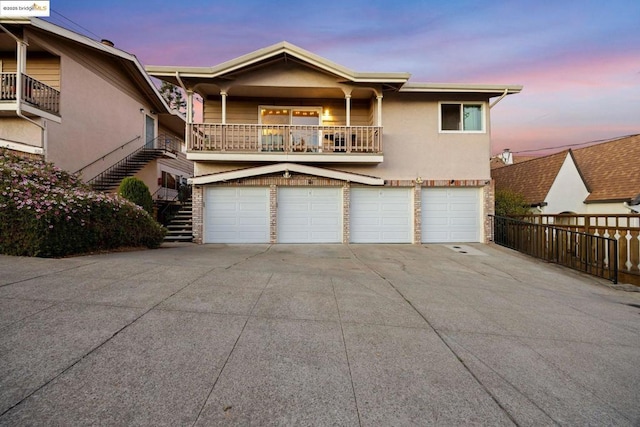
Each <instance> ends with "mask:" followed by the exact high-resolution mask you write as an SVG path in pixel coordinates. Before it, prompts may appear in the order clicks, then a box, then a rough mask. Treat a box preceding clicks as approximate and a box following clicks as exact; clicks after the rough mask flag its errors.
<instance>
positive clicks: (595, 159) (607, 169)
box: [573, 134, 640, 204]
mask: <svg viewBox="0 0 640 427" xmlns="http://www.w3.org/2000/svg"><path fill="white" fill-rule="evenodd" d="M573 154H574V157H575V159H576V163H577V165H578V168H579V170H580V171H581V173H582V175H583V177H584V179H585V181H586V183H587V186H588V187H589V189H590V190H591V193H590V194H589V196H588V197H587V198H586V200H585V203H595V202H633V201H634V200H635V199H640V134H639V135H631V136H626V137H622V138H617V139H614V140H612V141H608V142H603V143H600V144H596V145H591V146H589V147H585V148H580V149H577V150H574V151H573ZM632 204H634V203H632Z"/></svg>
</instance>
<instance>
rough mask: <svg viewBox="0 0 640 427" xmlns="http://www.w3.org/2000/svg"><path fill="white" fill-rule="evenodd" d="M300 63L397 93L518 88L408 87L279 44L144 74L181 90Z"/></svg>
mask: <svg viewBox="0 0 640 427" xmlns="http://www.w3.org/2000/svg"><path fill="white" fill-rule="evenodd" d="M282 58H284V59H289V60H295V61H298V62H301V63H303V64H305V65H307V66H311V67H314V68H316V69H319V70H321V71H323V72H326V73H329V74H332V75H335V76H338V77H340V78H342V79H344V80H345V81H348V82H351V83H367V84H381V85H383V86H387V87H391V88H394V89H396V90H398V91H400V92H436V93H483V94H489V95H490V96H498V95H507V94H513V93H519V92H520V91H521V90H522V86H520V85H486V84H468V83H408V81H409V78H410V77H411V74H410V73H402V72H400V73H398V72H393V73H390V72H385V73H380V72H359V71H353V70H351V69H349V68H346V67H343V66H342V65H339V64H337V63H335V62H332V61H330V60H328V59H326V58H323V57H321V56H319V55H316V54H314V53H312V52H309V51H308V50H305V49H302V48H301V47H299V46H296V45H294V44H291V43H289V42H286V41H283V42H280V43H276V44H274V45H271V46H268V47H265V48H262V49H259V50H256V51H254V52H251V53H248V54H246V55H242V56H240V57H238V58H235V59H232V60H230V61H226V62H223V63H221V64H219V65H215V66H212V67H182V66H180V67H175V66H157V65H148V66H147V67H146V70H147V72H148V73H149V74H151V75H152V76H154V77H157V78H160V79H162V80H166V81H168V82H171V83H173V84H176V85H179V86H181V79H215V78H221V77H228V76H230V75H232V74H233V73H236V72H239V71H241V70H243V69H244V70H246V69H251V68H252V67H256V66H260V65H266V64H269V63H271V62H273V61H276V60H278V59H282Z"/></svg>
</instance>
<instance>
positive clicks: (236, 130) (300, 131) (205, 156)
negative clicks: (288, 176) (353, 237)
mask: <svg viewBox="0 0 640 427" xmlns="http://www.w3.org/2000/svg"><path fill="white" fill-rule="evenodd" d="M187 126H188V129H187V131H188V137H189V143H188V150H187V159H189V160H200V161H202V160H204V161H221V162H227V161H232V162H233V161H238V162H283V161H291V162H313V163H316V162H326V163H382V161H383V154H382V127H380V126H309V125H255V124H216V123H190V124H188V125H187Z"/></svg>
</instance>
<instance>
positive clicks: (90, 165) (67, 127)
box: [0, 18, 193, 198]
mask: <svg viewBox="0 0 640 427" xmlns="http://www.w3.org/2000/svg"><path fill="white" fill-rule="evenodd" d="M0 72H1V74H0V147H4V148H8V149H10V150H13V151H16V152H20V153H23V154H25V155H32V156H41V157H44V159H45V160H47V161H51V162H53V163H55V164H56V166H58V167H60V168H62V169H64V170H67V171H69V172H79V173H81V174H82V176H83V178H84V179H85V180H86V181H90V182H93V183H95V184H96V185H97V186H98V188H100V189H103V190H111V191H113V190H114V189H115V187H117V185H118V183H119V181H120V180H121V179H122V178H123V177H125V176H128V175H134V174H135V175H136V176H138V177H140V178H141V179H143V180H144V181H145V183H146V184H147V186H149V188H150V190H151V192H152V193H153V194H154V195H155V197H156V198H159V197H164V198H171V197H175V195H176V194H177V191H176V188H177V187H178V184H177V183H176V182H180V181H182V180H185V181H186V178H188V177H191V176H192V175H193V164H192V162H190V161H188V160H187V159H186V156H185V154H184V153H183V151H184V150H183V145H184V131H185V120H184V118H183V117H182V115H180V114H179V113H177V112H176V111H172V110H171V109H170V108H169V106H168V105H167V104H166V102H165V101H164V100H163V99H162V97H161V96H160V94H159V92H158V90H157V89H156V87H155V86H154V84H153V82H152V81H151V78H150V77H149V75H148V74H147V73H146V72H145V70H144V68H143V67H142V65H141V64H140V62H139V61H138V60H137V59H136V57H135V56H133V55H131V54H129V53H127V52H124V51H122V50H120V49H117V48H115V47H114V46H113V44H112V43H110V42H108V41H106V40H105V41H103V42H97V41H95V40H92V39H90V38H88V37H85V36H82V35H80V34H77V33H75V32H72V31H69V30H67V29H65V28H62V27H59V26H56V25H54V24H51V23H49V22H46V21H43V20H40V19H37V18H1V19H0ZM105 171H107V172H106V173H105ZM170 186H173V188H169V187H170Z"/></svg>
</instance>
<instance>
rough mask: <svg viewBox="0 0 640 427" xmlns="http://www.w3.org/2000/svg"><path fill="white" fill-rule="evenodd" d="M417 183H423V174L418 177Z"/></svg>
mask: <svg viewBox="0 0 640 427" xmlns="http://www.w3.org/2000/svg"><path fill="white" fill-rule="evenodd" d="M416 184H422V177H421V176H419V177H417V178H416Z"/></svg>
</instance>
